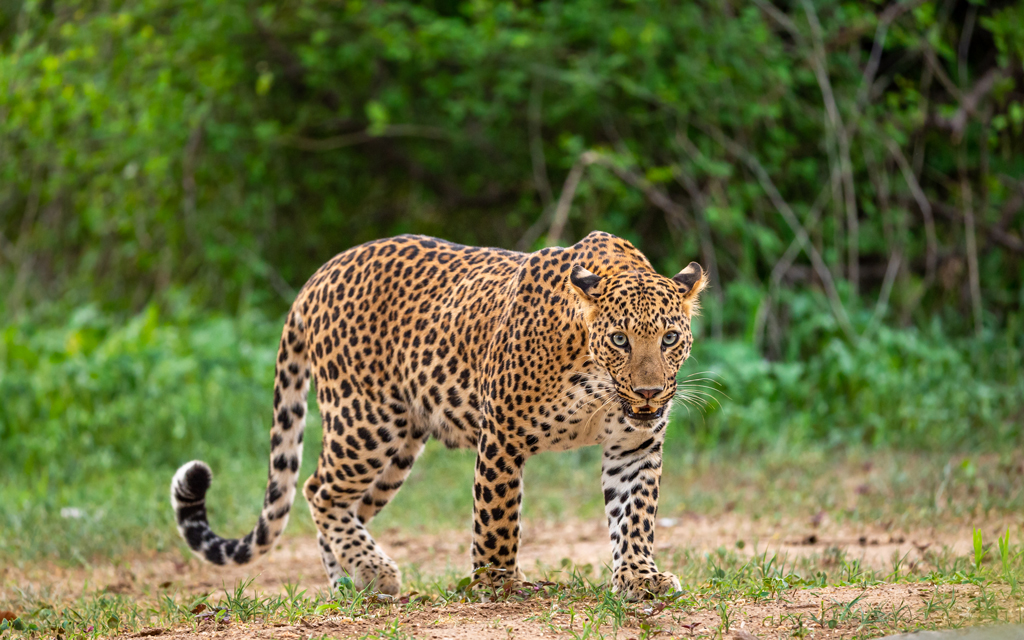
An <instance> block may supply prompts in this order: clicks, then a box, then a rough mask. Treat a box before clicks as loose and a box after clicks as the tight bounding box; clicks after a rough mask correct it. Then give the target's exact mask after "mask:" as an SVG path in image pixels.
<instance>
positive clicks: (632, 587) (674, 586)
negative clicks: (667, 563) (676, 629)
mask: <svg viewBox="0 0 1024 640" xmlns="http://www.w3.org/2000/svg"><path fill="white" fill-rule="evenodd" d="M681 590H682V587H681V586H680V584H679V578H677V577H675V576H674V575H673V574H671V573H668V572H667V571H651V572H643V571H642V570H639V571H635V570H630V569H626V570H623V571H619V572H616V574H615V576H614V577H613V578H612V591H614V592H615V593H621V594H624V595H625V596H626V599H627V600H643V599H644V598H650V597H652V596H663V595H668V594H670V593H675V592H677V591H681Z"/></svg>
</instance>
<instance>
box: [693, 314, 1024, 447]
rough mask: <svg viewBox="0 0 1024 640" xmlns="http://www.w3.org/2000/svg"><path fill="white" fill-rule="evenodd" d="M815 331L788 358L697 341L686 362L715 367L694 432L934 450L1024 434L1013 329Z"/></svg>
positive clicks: (762, 441)
mask: <svg viewBox="0 0 1024 640" xmlns="http://www.w3.org/2000/svg"><path fill="white" fill-rule="evenodd" d="M827 320H828V318H825V319H822V318H820V317H818V318H814V317H811V318H808V319H807V321H806V322H805V323H801V325H796V327H797V328H798V329H800V328H802V329H804V330H805V331H808V334H807V335H810V336H815V334H814V333H811V332H810V330H812V329H814V328H815V327H813V326H811V327H808V326H806V325H807V324H812V325H819V326H820V325H821V324H822V323H825V324H829V323H828V322H827ZM830 334H831V335H830ZM816 337H817V338H818V339H819V340H821V342H822V344H821V345H820V346H810V345H808V346H807V347H805V349H806V350H807V353H806V354H797V355H796V356H795V357H793V358H792V359H786V360H782V361H769V360H765V359H764V358H763V357H761V356H760V354H758V353H757V351H756V350H755V349H754V347H753V346H752V345H750V344H749V343H745V342H738V341H726V342H718V341H704V342H703V343H702V342H697V343H696V344H695V346H694V360H693V361H691V364H689V365H687V367H686V369H691V368H697V369H701V370H707V371H708V372H709V373H708V374H706V375H707V377H708V378H709V379H710V382H707V383H706V384H708V385H709V387H710V388H705V390H706V392H707V393H708V394H709V396H710V397H706V398H707V400H708V401H709V404H708V405H707V406H706V407H704V408H703V410H697V409H700V408H693V409H690V410H689V416H688V418H687V421H688V422H689V423H690V425H691V428H692V430H693V431H692V436H691V438H692V440H691V439H690V438H688V442H690V443H692V442H693V441H696V442H697V443H699V444H701V445H702V446H705V447H715V446H721V445H726V446H729V445H732V446H740V447H743V448H751V447H753V448H766V449H774V448H785V447H790V446H794V445H798V446H799V445H803V446H806V445H808V444H810V443H815V442H817V443H829V444H833V445H850V444H855V443H860V444H868V445H874V446H897V447H901V448H910V449H932V450H956V449H962V448H964V447H967V448H979V447H980V448H982V449H988V448H989V447H990V446H993V445H994V446H996V447H999V446H1019V445H1020V444H1022V440H1021V435H1022V434H1021V430H1020V420H1021V413H1020V411H1021V400H1020V399H1021V398H1022V397H1024V377H1022V376H1021V374H1020V371H1021V361H1022V357H1024V348H1022V345H1020V344H1019V342H1015V340H1019V338H1017V337H1016V336H1012V337H1011V336H1003V337H1000V338H997V339H992V340H989V341H987V342H980V341H975V340H973V339H962V340H958V341H955V342H954V341H951V340H950V339H949V338H948V337H947V336H946V333H945V332H944V331H943V330H942V329H941V327H939V326H933V327H931V328H930V330H929V331H918V330H913V329H904V330H894V329H889V328H887V327H882V328H879V329H878V330H877V332H876V333H875V334H874V336H873V337H872V338H871V339H870V340H862V341H860V342H859V343H858V344H857V345H853V346H851V345H850V344H849V343H847V342H845V341H844V340H842V339H841V338H840V337H839V336H837V335H835V328H834V326H833V327H832V331H824V332H820V335H817V336H816ZM794 342H795V340H794ZM805 342H813V341H812V340H805ZM684 374H686V371H684ZM996 443H1002V444H996Z"/></svg>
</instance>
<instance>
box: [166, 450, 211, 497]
mask: <svg viewBox="0 0 1024 640" xmlns="http://www.w3.org/2000/svg"><path fill="white" fill-rule="evenodd" d="M212 480H213V472H212V471H211V470H210V467H209V465H207V464H206V463H205V462H203V461H202V460H193V461H191V462H186V463H185V464H183V465H181V467H179V468H178V470H177V471H176V472H175V474H174V479H173V480H171V503H172V504H173V505H174V507H175V508H177V507H178V506H179V505H182V504H193V503H196V502H202V501H203V500H204V499H205V498H206V492H207V491H208V490H209V489H210V482H211V481H212Z"/></svg>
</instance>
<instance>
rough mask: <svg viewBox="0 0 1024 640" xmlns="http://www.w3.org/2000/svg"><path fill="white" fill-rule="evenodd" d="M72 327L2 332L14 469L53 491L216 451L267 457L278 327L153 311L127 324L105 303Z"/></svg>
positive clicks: (4, 419)
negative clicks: (103, 309) (227, 445)
mask: <svg viewBox="0 0 1024 640" xmlns="http://www.w3.org/2000/svg"><path fill="white" fill-rule="evenodd" d="M66 320H67V321H66V323H62V324H60V325H59V326H57V327H53V326H39V324H37V323H31V322H22V323H17V324H12V325H8V326H6V327H4V328H3V332H2V333H0V396H3V397H4V398H5V401H4V403H3V404H2V406H0V441H2V442H3V443H4V449H7V451H5V454H6V455H5V459H6V462H7V464H5V472H8V473H9V472H11V471H16V472H18V473H20V474H23V475H24V476H26V477H31V478H33V479H34V482H37V483H39V484H40V486H42V487H46V486H47V484H48V482H49V480H50V479H51V478H52V479H53V480H55V481H56V482H59V483H73V482H77V481H81V480H84V479H87V478H89V477H94V476H96V475H102V474H105V473H110V472H113V471H116V470H120V469H123V468H126V467H127V468H139V467H148V466H155V465H167V464H173V463H174V462H183V461H185V460H187V459H188V457H189V456H195V455H196V454H197V453H199V452H201V451H203V450H204V449H205V448H206V447H207V446H209V445H211V444H214V443H216V444H217V445H222V444H223V443H224V442H233V443H236V444H238V445H239V447H240V450H237V453H238V454H239V455H246V456H252V455H254V454H255V453H257V452H259V453H263V452H264V449H265V447H264V443H263V442H262V441H263V440H264V439H265V438H266V433H267V431H268V428H269V427H268V425H269V421H270V416H269V411H270V409H269V406H268V404H267V397H268V395H267V394H268V391H267V388H268V387H269V385H270V383H271V381H272V379H273V370H274V357H275V355H276V346H277V335H278V332H279V329H277V330H275V328H274V324H275V323H274V322H268V321H267V320H266V319H264V318H262V317H261V316H258V315H255V314H245V315H243V316H242V317H240V318H237V319H228V318H223V317H204V318H194V317H191V318H190V317H188V316H179V317H172V318H165V319H161V317H160V315H159V313H158V312H157V310H156V308H155V307H149V308H147V309H146V310H145V311H144V312H142V313H141V314H139V315H137V316H135V317H133V318H131V319H129V320H128V321H127V322H124V323H119V322H118V321H117V320H116V319H115V318H114V317H111V316H109V315H104V314H101V313H100V312H99V311H98V310H97V308H96V307H95V306H86V307H82V308H79V309H78V310H76V311H75V312H74V313H72V314H71V315H70V316H69V317H68V318H67V319H66ZM247 442H250V443H251V444H248V445H247V444H245V443H247ZM14 443H17V445H16V446H13V445H14ZM8 448H9V449H8ZM68 452H76V454H78V452H80V455H74V456H68V455H67V453H68Z"/></svg>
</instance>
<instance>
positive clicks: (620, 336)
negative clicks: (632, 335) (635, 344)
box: [612, 333, 629, 347]
mask: <svg viewBox="0 0 1024 640" xmlns="http://www.w3.org/2000/svg"><path fill="white" fill-rule="evenodd" d="M612 344H614V345H615V346H616V347H624V346H626V345H627V344H629V338H627V337H626V334H624V333H613V334H612Z"/></svg>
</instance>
